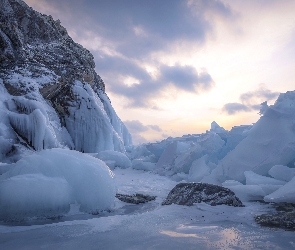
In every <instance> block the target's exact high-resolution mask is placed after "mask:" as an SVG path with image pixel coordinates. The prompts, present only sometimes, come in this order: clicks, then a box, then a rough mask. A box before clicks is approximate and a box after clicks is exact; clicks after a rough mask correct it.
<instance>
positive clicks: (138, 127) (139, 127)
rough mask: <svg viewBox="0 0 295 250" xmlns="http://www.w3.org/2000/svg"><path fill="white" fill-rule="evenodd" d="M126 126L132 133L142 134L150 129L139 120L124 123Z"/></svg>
mask: <svg viewBox="0 0 295 250" xmlns="http://www.w3.org/2000/svg"><path fill="white" fill-rule="evenodd" d="M124 124H125V125H126V127H127V128H128V130H129V131H130V132H131V133H140V132H144V131H147V130H148V129H149V128H148V126H145V125H143V124H142V123H141V122H140V121H138V120H132V121H124Z"/></svg>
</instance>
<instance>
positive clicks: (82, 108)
mask: <svg viewBox="0 0 295 250" xmlns="http://www.w3.org/2000/svg"><path fill="white" fill-rule="evenodd" d="M93 59H94V58H93V55H92V54H91V53H90V52H89V51H88V50H87V49H85V48H83V47H82V46H81V45H80V44H78V43H75V42H74V41H73V40H72V39H71V37H70V36H69V35H68V33H67V30H66V29H65V28H64V27H63V26H61V24H60V21H59V20H56V21H55V20H53V18H52V17H51V16H47V15H43V14H40V13H38V12H37V11H34V10H33V9H32V8H30V7H29V6H28V5H27V4H26V3H24V2H23V1H22V0H1V1H0V95H1V96H0V116H1V118H0V161H6V162H11V161H15V160H16V159H17V158H18V157H17V155H19V153H22V152H25V151H26V150H27V149H29V150H42V149H45V148H53V147H68V148H71V149H75V150H78V151H82V152H92V153H93V152H99V151H102V150H116V151H120V152H124V151H125V146H127V145H130V144H131V143H132V142H131V136H130V134H129V132H128V130H127V129H126V127H125V125H124V124H123V123H122V121H121V120H120V118H119V117H118V116H117V114H116V112H115V111H114V109H113V107H112V105H111V103H110V100H109V98H108V96H107V95H106V93H105V85H104V82H103V80H102V79H101V77H100V76H99V75H98V74H97V73H96V72H95V69H94V68H95V63H94V60H93ZM8 158H9V159H10V160H8Z"/></svg>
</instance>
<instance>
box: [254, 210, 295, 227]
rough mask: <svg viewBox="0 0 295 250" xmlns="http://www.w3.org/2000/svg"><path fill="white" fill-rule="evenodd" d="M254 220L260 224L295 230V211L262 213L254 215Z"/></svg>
mask: <svg viewBox="0 0 295 250" xmlns="http://www.w3.org/2000/svg"><path fill="white" fill-rule="evenodd" d="M255 221H256V222H257V223H258V224H260V225H261V226H265V227H275V228H281V229H286V230H292V231H295V211H292V212H280V213H275V214H262V215H259V216H256V217H255Z"/></svg>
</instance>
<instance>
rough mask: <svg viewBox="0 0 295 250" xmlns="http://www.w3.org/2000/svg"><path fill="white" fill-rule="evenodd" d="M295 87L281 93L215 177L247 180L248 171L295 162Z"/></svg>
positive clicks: (265, 171)
mask: <svg viewBox="0 0 295 250" xmlns="http://www.w3.org/2000/svg"><path fill="white" fill-rule="evenodd" d="M294 96H295V91H290V92H287V93H285V94H280V96H279V97H278V99H277V101H276V102H275V104H274V105H271V106H269V107H268V109H267V110H266V111H265V112H264V114H263V116H261V118H260V119H259V120H258V121H257V122H256V123H255V124H254V125H253V127H252V129H251V130H250V131H249V133H248V136H247V137H246V138H245V139H243V140H242V141H241V142H240V143H239V144H238V145H237V146H236V148H235V149H234V150H232V151H231V152H229V153H228V154H227V155H226V156H225V157H224V158H223V159H222V161H221V162H220V164H219V166H218V167H217V169H216V170H214V174H215V177H216V178H217V179H218V180H219V181H220V182H223V181H224V180H226V179H234V180H238V181H245V177H244V172H245V171H248V170H252V171H254V172H255V173H257V174H261V175H268V171H269V170H270V169H271V168H272V167H273V166H274V165H286V166H289V165H290V166H291V165H293V163H294V159H295V143H294V142H295V131H294V119H295V98H294Z"/></svg>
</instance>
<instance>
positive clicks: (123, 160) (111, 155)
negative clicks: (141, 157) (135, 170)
mask: <svg viewBox="0 0 295 250" xmlns="http://www.w3.org/2000/svg"><path fill="white" fill-rule="evenodd" d="M92 156H94V157H96V158H98V159H100V160H102V161H104V162H105V163H106V164H107V165H108V167H109V168H110V169H114V168H115V167H119V168H129V167H131V166H132V163H131V161H130V160H129V158H128V157H127V156H126V155H125V154H123V153H120V152H117V151H111V150H106V151H101V152H99V153H97V154H92Z"/></svg>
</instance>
